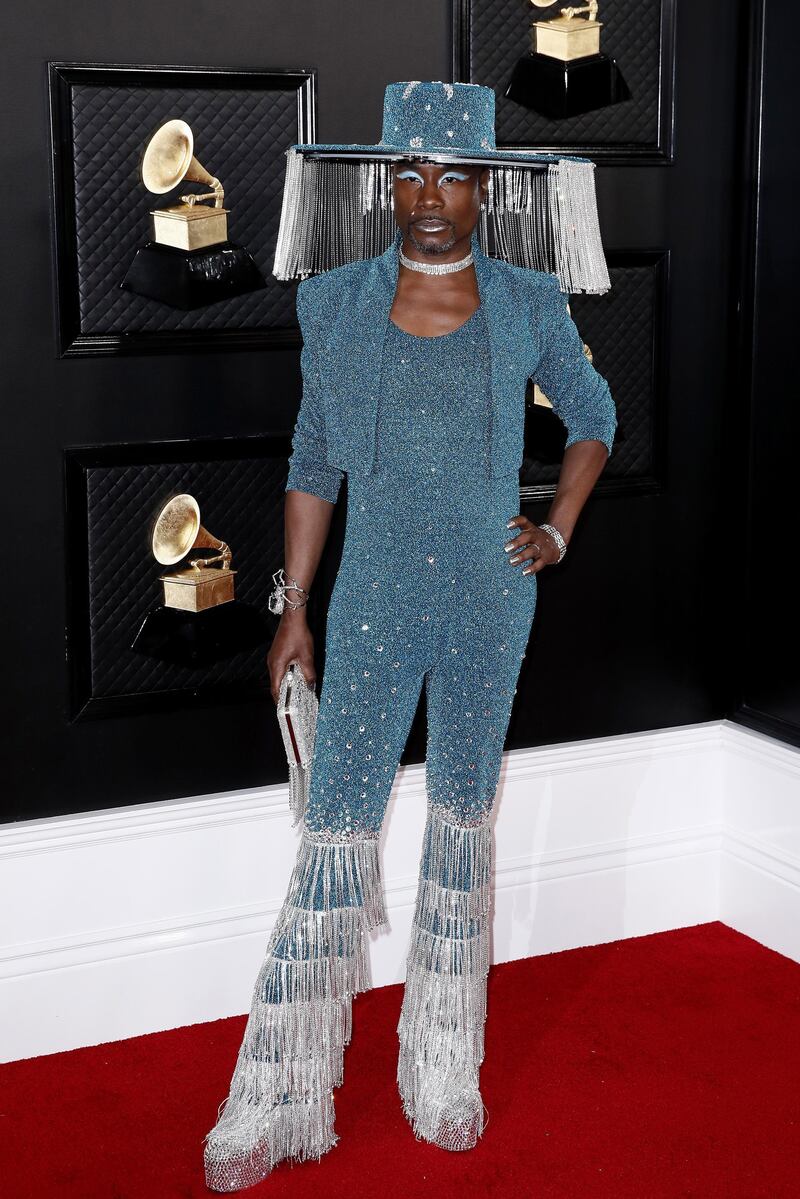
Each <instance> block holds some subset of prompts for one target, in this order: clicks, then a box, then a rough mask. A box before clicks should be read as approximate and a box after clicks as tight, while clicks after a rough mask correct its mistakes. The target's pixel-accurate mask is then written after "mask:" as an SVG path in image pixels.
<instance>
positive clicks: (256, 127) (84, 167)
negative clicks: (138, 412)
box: [54, 66, 313, 349]
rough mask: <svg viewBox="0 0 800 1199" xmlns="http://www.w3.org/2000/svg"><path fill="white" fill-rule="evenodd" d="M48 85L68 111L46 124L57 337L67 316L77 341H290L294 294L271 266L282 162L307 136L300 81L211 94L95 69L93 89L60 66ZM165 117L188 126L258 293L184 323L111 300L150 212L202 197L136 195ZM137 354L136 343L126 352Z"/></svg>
mask: <svg viewBox="0 0 800 1199" xmlns="http://www.w3.org/2000/svg"><path fill="white" fill-rule="evenodd" d="M55 74H57V76H58V77H57V78H55V80H54V106H55V108H56V109H58V108H59V106H60V107H61V108H64V109H67V110H68V111H66V112H57V113H56V114H55V128H56V133H55V135H54V136H55V138H56V140H57V141H58V140H59V139H61V141H62V142H66V143H67V144H66V145H63V144H62V145H61V146H60V147H57V148H56V161H57V163H59V164H60V166H59V167H58V168H57V170H56V176H55V179H56V192H57V195H56V210H57V213H59V214H61V220H62V226H63V227H62V228H61V230H60V246H59V254H60V258H61V270H60V290H61V295H60V306H61V309H62V313H61V317H62V319H61V323H62V329H63V326H64V325H65V322H66V317H65V314H66V313H69V314H71V319H72V323H73V324H75V325H76V326H77V327H76V328H74V329H73V330H71V332H72V333H73V334H77V335H79V336H80V337H81V338H84V339H85V338H86V337H87V336H92V337H95V338H110V337H112V336H115V335H116V337H117V339H119V337H120V336H121V335H130V334H145V335H146V334H156V333H157V334H159V335H161V336H163V335H164V334H165V333H167V332H170V331H172V332H173V333H175V334H181V335H183V336H182V341H181V344H182V345H185V344H186V343H187V339H186V336H185V335H187V334H192V333H195V334H199V333H219V332H221V331H230V330H237V331H258V330H281V329H292V330H294V329H296V325H297V322H296V319H295V313H294V292H295V285H294V284H287V283H282V282H280V281H278V280H277V279H275V278H274V276H273V275H272V264H273V260H274V254H275V243H276V239H277V233H278V224H279V221H280V210H281V196H282V189H283V180H284V174H285V150H286V148H287V147H288V146H289V145H290V144H291V143H292V142H295V141H298V140H302V137H301V129H302V128H303V127H305V128H306V129H307V128H308V126H309V124H313V113H311V112H310V111H309V105H310V100H309V97H310V94H311V93H310V91H309V88H308V86H307V85H308V76H307V75H306V76H305V77H304V76H299V75H298V74H296V73H295V74H293V73H287V74H286V75H285V76H281V75H271V76H259V75H256V76H255V78H254V79H253V81H252V82H247V79H248V76H247V75H246V74H242V75H237V76H230V77H227V78H226V79H225V80H224V81H222V82H221V81H220V80H219V76H217V77H216V79H217V82H216V85H215V83H214V79H215V76H214V75H213V74H211V73H206V72H200V71H198V72H195V71H190V70H187V71H186V72H184V73H183V74H181V75H177V76H176V74H175V73H174V72H168V71H158V70H154V69H153V70H144V69H142V70H140V71H138V72H132V71H130V70H126V71H122V70H116V71H115V70H114V69H113V68H104V69H102V70H101V71H98V72H97V75H96V77H92V71H91V70H90V69H88V68H81V67H69V66H68V67H66V68H64V67H62V68H61V69H60V71H58V72H56V73H55ZM134 75H135V78H136V82H134V81H133V78H134ZM176 79H177V82H176ZM239 80H242V82H241V83H240V84H239V83H238V82H237V81H239ZM270 81H272V82H270ZM174 117H180V118H182V119H183V120H185V121H187V122H188V124H189V125H190V126H191V128H192V133H193V135H194V153H195V157H196V158H197V159H198V160H199V162H200V163H201V164H202V165H203V166H204V167H205V168H206V169H207V170H208V171H210V173H211V174H212V175H216V176H217V177H218V178H219V179H220V180H221V182H222V184H223V187H224V188H225V198H224V206H225V207H226V208H227V209H229V213H228V238H229V240H230V241H231V242H234V243H237V244H239V245H243V246H245V247H246V248H247V250H249V252H250V253H251V255H252V256H253V258H254V260H255V262H256V264H257V266H258V268H259V270H260V271H261V274H262V275H263V277H264V279H265V280H266V284H267V286H266V288H264V289H263V290H258V291H253V292H249V293H248V294H246V295H242V296H234V297H231V298H229V299H226V300H223V301H220V302H217V303H214V304H210V305H207V306H205V307H203V308H199V309H195V310H193V311H191V312H184V311H182V310H179V309H177V308H172V307H171V306H169V305H167V304H162V303H159V302H158V301H155V300H151V299H147V298H145V297H143V296H138V295H134V294H133V293H131V292H128V291H124V290H121V289H120V283H121V282H122V280H123V279H124V277H125V274H126V272H127V270H128V268H129V266H130V264H131V262H132V260H133V257H134V255H135V253H136V250H137V249H138V248H139V247H140V246H142V245H144V244H146V243H147V242H149V241H151V240H152V238H153V231H152V217H151V215H150V213H151V211H152V210H153V209H154V208H164V207H167V206H168V205H170V204H175V203H177V202H178V199H179V197H180V195H182V194H184V193H186V192H192V191H193V192H204V191H206V190H207V188H206V187H205V185H203V184H202V183H192V182H185V183H181V184H179V185H178V186H177V187H176V188H174V189H173V190H172V191H171V192H168V193H166V194H165V195H153V194H152V193H150V192H149V191H148V190H147V189H146V188H145V186H144V184H143V183H142V180H141V176H140V164H141V160H142V154H143V152H144V148H145V145H146V144H147V142H148V140H149V139H150V137H151V136H152V134H153V133H154V131H155V130H156V129H157V128H158V127H159V126H160V125H161V124H163V123H164V121H167V120H169V119H171V118H174ZM61 192H63V193H64V194H63V195H62V194H60V193H61ZM62 341H67V343H68V342H69V333H66V334H65V333H64V332H62ZM143 345H146V339H145V338H141V337H140V338H139V339H138V341H137V347H136V348H137V349H142V348H143ZM64 348H67V347H64Z"/></svg>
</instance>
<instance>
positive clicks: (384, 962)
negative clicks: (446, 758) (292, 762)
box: [0, 721, 800, 1061]
mask: <svg viewBox="0 0 800 1199" xmlns="http://www.w3.org/2000/svg"><path fill="white" fill-rule="evenodd" d="M765 794H766V795H767V796H768V800H767V801H766V803H765V802H764V795H765ZM798 796H800V751H798V750H793V749H792V748H791V747H787V746H784V745H781V744H780V743H777V742H774V741H772V740H771V739H770V738H768V737H764V736H762V735H761V734H757V733H753V732H751V731H750V730H746V729H742V728H740V727H739V726H736V725H732V724H730V723H729V722H726V721H723V722H717V721H713V722H708V723H704V724H699V725H685V726H679V727H677V728H670V729H664V730H656V731H653V732H644V733H633V734H625V735H622V736H617V737H605V738H600V739H598V740H594V741H591V742H588V741H574V742H567V743H561V744H559V745H553V746H545V747H541V748H534V749H529V750H517V751H513V752H510V753H507V754H506V755H505V756H504V759H503V768H502V772H501V779H500V787H499V790H498V799H497V802H496V805H495V821H494V835H495V867H496V870H495V888H494V911H493V943H492V956H493V960H494V961H508V960H511V959H513V958H517V957H524V956H529V955H532V954H538V953H545V952H553V951H556V950H560V949H565V948H572V947H575V946H577V945H585V944H598V943H600V942H603V941H611V940H616V939H618V938H620V937H627V936H637V935H641V934H643V933H648V932H655V931H660V930H664V929H669V928H677V927H684V926H686V925H690V924H698V923H704V922H706V921H708V920H714V919H721V920H724V921H726V922H727V923H729V924H732V925H733V926H734V927H737V928H741V930H742V931H744V932H747V933H748V935H751V936H755V937H756V938H757V939H758V940H761V941H763V942H764V943H765V944H772V945H773V947H774V948H780V950H781V952H784V953H790V954H791V956H796V957H797V958H798V960H800V942H798V943H797V944H795V941H796V940H797V937H798V934H796V933H794V929H795V928H800V920H798V907H800V831H799V826H800V812H799V811H798V807H799V806H800V799H799V798H798ZM424 820H425V779H424V767H423V766H422V765H415V766H410V767H404V768H402V769H401V770H400V771H398V775H397V778H396V780H395V786H394V790H393V793H392V798H391V800H390V804H389V809H388V812H387V817H386V821H385V824H384V832H383V838H382V857H383V868H384V880H385V886H386V897H387V908H388V911H389V928H388V930H387V931H384V930H380V931H378V932H376V933H374V934H373V936H372V946H371V950H372V963H373V980H374V982H375V984H376V985H383V984H386V983H391V982H398V981H401V980H402V978H403V977H404V968H405V950H406V946H407V942H408V934H409V931H410V924H411V915H412V911H413V904H414V898H415V893H416V884H417V868H418V861H419V850H420V844H421V838H422V830H423V826H424ZM298 836H299V830H297V829H292V828H291V825H290V819H289V814H288V795H287V787H286V786H285V785H278V786H271V787H264V788H262V789H251V790H247V791H240V792H228V793H224V794H218V795H209V796H192V797H188V798H183V799H176V800H170V801H166V802H163V803H153V804H138V805H133V806H130V807H125V808H117V809H111V810H107V811H102V812H92V813H81V814H79V815H76V816H61V817H55V818H52V819H43V820H31V821H25V822H19V823H16V824H11V825H5V826H0V911H1V912H2V917H0V919H1V920H2V928H1V929H0V1017H2V1018H0V1060H2V1061H9V1060H14V1059H17V1058H23V1057H30V1056H35V1055H38V1054H42V1053H50V1052H56V1051H59V1050H63V1049H69V1048H74V1047H77V1046H79V1045H88V1044H97V1043H101V1042H103V1041H108V1040H117V1039H120V1038H123V1037H128V1036H133V1035H138V1034H140V1033H146V1032H151V1031H156V1030H159V1029H165V1028H173V1027H178V1026H181V1025H185V1024H192V1023H196V1022H199V1021H204V1020H212V1019H216V1018H219V1017H222V1016H228V1015H233V1014H237V1013H241V1012H244V1011H245V1010H247V1008H249V1003H250V998H251V994H252V986H253V983H254V980H255V976H256V973H257V970H258V966H259V965H260V963H261V960H262V956H263V950H264V945H265V943H266V939H267V937H268V935H269V931H270V929H271V928H272V924H273V921H274V919H275V916H276V915H277V913H278V911H279V909H280V905H281V902H282V899H283V896H284V894H285V890H286V884H287V883H288V878H289V873H290V871H291V867H292V865H293V862H294V857H295V853H296V846H297V839H298Z"/></svg>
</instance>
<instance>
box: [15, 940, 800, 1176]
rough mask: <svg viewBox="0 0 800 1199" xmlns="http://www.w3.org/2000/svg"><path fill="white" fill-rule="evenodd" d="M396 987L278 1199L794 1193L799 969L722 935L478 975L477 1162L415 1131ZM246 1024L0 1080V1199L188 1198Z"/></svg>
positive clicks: (63, 1058) (176, 1034)
mask: <svg viewBox="0 0 800 1199" xmlns="http://www.w3.org/2000/svg"><path fill="white" fill-rule="evenodd" d="M401 997H402V992H401V988H400V987H385V988H381V989H379V990H375V991H371V992H367V993H365V994H362V995H359V996H358V997H357V998H356V1000H355V1004H354V1009H353V1041H352V1044H351V1045H350V1047H349V1048H348V1050H347V1051H346V1056H345V1081H344V1086H343V1087H341V1088H340V1089H339V1090H337V1092H336V1105H337V1122H336V1129H337V1132H338V1133H339V1135H340V1137H341V1140H340V1141H339V1144H338V1145H336V1146H335V1148H334V1149H332V1150H331V1151H330V1153H328V1154H326V1156H325V1157H323V1159H322V1161H321V1162H303V1163H296V1164H292V1165H290V1164H288V1163H286V1162H284V1163H282V1164H281V1165H280V1166H278V1167H277V1168H276V1170H275V1171H274V1172H273V1173H272V1174H271V1175H270V1176H269V1177H268V1178H266V1179H265V1180H264V1181H263V1182H262V1183H261V1184H260V1185H259V1186H257V1187H253V1188H251V1189H249V1190H247V1191H244V1192H240V1193H241V1194H244V1195H252V1196H254V1197H255V1196H268V1195H269V1196H274V1197H275V1199H289V1197H291V1199H306V1197H311V1196H315V1197H316V1199H320V1197H321V1199H339V1197H340V1196H341V1197H345V1196H360V1195H365V1196H367V1195H368V1196H372V1195H375V1196H377V1197H378V1199H394V1197H395V1196H396V1197H397V1199H409V1197H415V1196H426V1195H430V1196H435V1199H450V1197H453V1199H456V1197H458V1199H473V1196H474V1197H476V1199H477V1197H478V1196H481V1197H482V1196H486V1195H491V1196H499V1195H502V1196H513V1197H514V1199H517V1197H519V1196H523V1197H527V1196H532V1197H533V1196H537V1197H538V1196H542V1197H549V1196H558V1197H559V1199H562V1197H569V1199H573V1197H574V1199H595V1197H597V1199H601V1197H606V1196H608V1199H612V1197H613V1199H627V1197H628V1196H635V1197H636V1199H661V1197H662V1196H663V1197H664V1199H678V1197H681V1199H682V1197H683V1196H698V1197H702V1199H715V1197H717V1196H719V1197H724V1199H761V1197H763V1199H782V1197H784V1196H786V1197H787V1199H788V1197H789V1196H792V1199H795V1197H796V1196H798V1195H800V1103H799V1102H798V1101H799V1100H800V965H798V964H797V963H794V962H791V961H789V960H788V959H786V958H784V957H781V956H780V955H779V954H777V953H773V952H772V951H771V950H769V949H765V948H764V947H763V946H761V945H758V944H757V943H756V942H755V941H752V940H750V939H749V938H748V937H744V936H742V935H741V934H739V933H736V932H734V931H732V930H731V929H729V928H727V927H726V926H725V925H723V924H720V923H712V924H706V925H700V926H698V927H695V928H688V929H680V930H677V931H675V932H668V933H658V934H655V935H652V936H647V937H636V938H633V939H631V940H626V941H619V942H615V943H613V944H609V945H597V946H593V947H590V948H587V949H576V950H570V951H568V952H564V953H555V954H549V955H547V956H544V957H537V958H528V959H526V960H524V961H520V962H511V963H507V964H505V965H501V966H496V967H494V968H493V969H492V971H491V974H490V976H489V1018H488V1022H487V1030H486V1060H485V1062H484V1066H483V1069H482V1072H481V1090H482V1092H483V1097H484V1101H485V1103H486V1106H487V1107H488V1109H489V1123H488V1125H487V1127H486V1130H485V1132H484V1135H483V1137H482V1139H481V1140H480V1141H479V1142H478V1145H477V1147H476V1148H475V1149H473V1150H472V1151H470V1152H468V1153H461V1154H450V1153H447V1152H446V1151H444V1150H441V1149H437V1148H436V1147H435V1146H432V1145H426V1144H424V1143H421V1142H418V1141H416V1140H415V1139H414V1136H413V1134H412V1133H411V1130H410V1128H409V1127H408V1125H407V1124H406V1122H405V1118H404V1116H403V1113H402V1109H401V1107H400V1100H399V1097H398V1095H397V1092H396V1089H395V1084H394V1070H395V1064H396V1060H397V1041H396V1037H395V1025H396V1023H397V1018H398V1015H399V1011H400V1001H401ZM243 1028H244V1017H243V1016H242V1017H235V1018H233V1019H230V1020H220V1021H217V1022H215V1023H213V1024H207V1025H195V1026H193V1027H190V1028H182V1029H178V1030H176V1031H173V1032H165V1033H158V1034H155V1035H152V1036H147V1037H134V1038H132V1039H130V1040H127V1041H120V1042H116V1043H112V1044H108V1045H101V1046H99V1047H95V1048H91V1049H77V1050H74V1051H73V1052H71V1053H63V1054H51V1055H48V1056H46V1057H40V1058H34V1059H29V1060H27V1061H21V1062H14V1063H11V1064H9V1065H5V1066H0V1195H2V1196H3V1199H43V1197H45V1196H53V1197H56V1196H57V1197H58V1199H141V1197H144V1196H147V1197H148V1199H188V1197H189V1196H205V1197H206V1199H207V1197H208V1196H209V1195H210V1194H211V1192H209V1191H207V1190H206V1188H205V1185H204V1182H203V1176H202V1138H203V1135H204V1134H205V1133H206V1132H207V1131H208V1129H209V1128H210V1127H211V1125H212V1124H213V1123H214V1120H215V1119H216V1112H217V1107H218V1104H219V1103H220V1102H221V1100H222V1098H223V1097H224V1095H225V1094H226V1093H227V1085H228V1082H229V1079H230V1074H231V1071H232V1069H233V1065H234V1061H235V1058H236V1051H237V1049H238V1046H239V1042H240V1039H241V1035H242V1030H243Z"/></svg>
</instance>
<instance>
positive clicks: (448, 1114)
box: [206, 307, 537, 1190]
mask: <svg viewBox="0 0 800 1199" xmlns="http://www.w3.org/2000/svg"><path fill="white" fill-rule="evenodd" d="M489 413H490V351H489V338H488V336H487V330H486V327H485V319H484V312H483V309H482V308H480V307H479V308H478V309H477V310H476V312H475V313H473V315H472V316H471V317H470V318H469V319H468V320H467V321H466V323H464V324H463V325H461V327H460V328H458V329H456V330H454V331H453V332H451V333H449V334H446V335H444V336H441V337H417V336H414V335H412V334H410V333H406V332H404V331H402V330H400V329H399V328H398V327H397V326H395V325H394V324H393V323H392V322H390V325H389V332H388V335H387V341H386V346H385V350H384V358H383V367H382V382H381V390H380V407H379V412H378V426H377V432H376V436H377V444H376V462H375V471H374V473H373V474H371V475H368V476H367V475H363V476H359V477H356V476H354V475H350V477H349V478H348V511H347V528H346V536H345V545H344V552H343V556H342V561H341V566H340V569H339V573H338V577H337V580H336V584H335V588H334V592H333V595H332V598H331V603H330V607H329V611H328V618H327V640H326V661H325V669H324V674H323V680H322V688H321V693H320V707H319V718H318V724H317V733H316V743H315V753H314V760H313V764H312V771H311V781H310V792H309V800H308V806H307V810H306V813H305V821H304V828H303V834H302V838H301V844H300V848H299V853H298V859H297V863H296V865H295V869H294V873H293V875H292V879H291V882H290V886H289V894H288V896H287V899H286V902H285V904H284V907H283V910H282V912H281V914H280V916H279V918H278V921H277V924H276V927H275V929H274V931H273V934H272V937H271V940H270V944H269V946H268V950H267V954H266V959H265V962H264V965H263V968H262V970H261V973H260V975H259V978H258V981H257V984H256V988H255V994H254V997H253V1006H252V1010H251V1014H250V1017H249V1020H248V1025H247V1029H246V1031H245V1036H244V1039H243V1042H242V1047H241V1050H240V1053H239V1059H238V1062H237V1065H236V1070H235V1072H234V1077H233V1082H232V1086H231V1093H230V1096H229V1098H228V1100H227V1106H226V1108H225V1112H224V1114H223V1116H222V1118H221V1119H220V1120H219V1123H218V1125H217V1126H216V1128H215V1129H214V1130H212V1133H211V1134H209V1137H210V1140H209V1144H208V1146H207V1149H206V1176H207V1181H208V1184H209V1186H211V1187H212V1188H213V1189H217V1190H236V1189H240V1188H241V1187H244V1186H248V1185H251V1184H252V1183H253V1182H256V1181H258V1180H259V1179H260V1178H262V1177H264V1175H265V1174H266V1173H267V1172H268V1171H269V1169H270V1168H271V1167H272V1165H274V1164H275V1162H277V1161H279V1160H281V1159H282V1158H284V1157H289V1156H293V1157H296V1158H301V1159H302V1158H307V1157H319V1156H320V1155H321V1154H322V1153H324V1152H325V1151H326V1150H327V1149H329V1148H330V1147H331V1146H332V1145H333V1144H335V1142H336V1139H337V1137H336V1134H335V1133H334V1130H333V1119H334V1110H333V1096H332V1090H333V1087H335V1086H337V1085H339V1083H340V1082H341V1080H342V1060H343V1049H344V1046H345V1045H346V1044H347V1042H348V1041H349V1039H350V1032H351V1000H352V996H353V994H355V993H356V992H357V991H359V990H362V989H364V988H366V987H367V986H369V985H370V983H369V966H368V960H367V955H366V942H367V933H368V931H369V929H371V928H375V927H377V926H378V925H380V924H382V923H383V922H384V921H385V920H386V912H385V909H384V901H383V893H382V887H381V876H380V865H379V859H378V837H379V834H380V831H381V826H382V822H383V819H384V813H385V811H386V805H387V801H388V798H389V794H390V791H391V789H392V785H393V782H394V777H395V771H396V769H397V766H398V763H399V759H400V755H401V753H402V751H403V748H404V745H405V742H406V739H407V735H408V731H409V727H410V725H411V721H412V719H413V716H414V713H415V710H416V708H417V703H418V700H419V696H420V691H421V688H422V686H423V685H424V686H425V688H426V704H427V717H428V747H427V760H426V783H427V795H428V816H427V823H426V828H425V833H424V838H423V845H422V852H421V862H420V877H419V887H418V893H417V900H416V907H415V913H414V922H413V930H412V937H411V944H410V946H409V951H408V962H407V976H406V985H405V995H404V1001H403V1008H402V1014H401V1017H400V1022H399V1025H398V1035H399V1041H400V1049H399V1058H398V1070H397V1082H398V1087H399V1091H400V1095H401V1097H402V1102H403V1109H404V1111H405V1114H406V1116H407V1117H408V1119H409V1121H410V1123H411V1125H412V1128H413V1130H414V1133H415V1135H416V1136H417V1137H420V1138H424V1139H426V1140H429V1141H432V1142H434V1143H436V1144H439V1145H441V1146H443V1147H445V1148H450V1149H468V1148H470V1147H471V1146H472V1145H473V1144H474V1143H475V1141H476V1138H477V1136H478V1135H479V1134H480V1132H481V1131H482V1128H483V1104H482V1101H481V1096H480V1092H479V1090H478V1071H479V1067H480V1063H481V1061H482V1058H483V1030H484V1021H485V1015H486V974H487V971H488V966H489V954H488V934H489V929H488V918H487V912H488V905H489V886H490V867H491V834H490V828H489V817H490V813H491V811H492V805H493V802H494V797H495V789H496V787H497V782H498V777H499V772H500V765H501V758H502V752H503V744H504V739H505V735H506V731H507V727H508V721H509V717H510V713H511V706H512V701H513V697H514V693H515V688H516V683H517V678H518V673H519V669H520V665H521V660H522V658H523V656H524V654H525V648H526V644H527V641H528V637H529V633H530V628H531V622H532V620H533V615H534V610H535V606H536V590H537V582H536V575H535V574H533V575H528V576H525V575H523V574H522V568H521V566H520V565H519V564H518V565H516V566H512V565H510V563H509V561H508V555H507V554H506V552H505V550H504V545H505V544H506V542H507V541H508V540H509V538H510V537H513V536H514V535H515V533H516V532H517V531H518V530H517V529H515V528H513V527H512V528H511V529H509V528H508V527H507V522H508V520H509V518H510V517H512V516H515V515H516V514H517V512H518V511H519V477H518V473H517V472H516V471H515V472H513V473H511V474H509V475H508V476H507V477H505V476H500V477H497V476H495V477H492V476H491V474H490V472H489V470H488V454H489V440H488V429H489ZM341 480H342V473H341V472H340V471H338V470H336V469H334V468H333V467H331V466H330V465H328V464H327V463H323V462H320V461H319V460H315V461H313V462H312V461H308V460H307V459H306V458H305V456H304V455H303V453H301V452H298V451H297V450H296V451H295V453H294V454H293V457H292V459H291V461H290V470H289V476H288V480H287V484H286V489H287V490H289V489H291V488H295V489H297V490H301V491H310V492H312V493H313V494H317V495H320V496H321V497H322V498H324V499H327V500H329V501H331V502H333V501H335V499H336V497H337V494H338V491H339V485H340V483H341Z"/></svg>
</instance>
